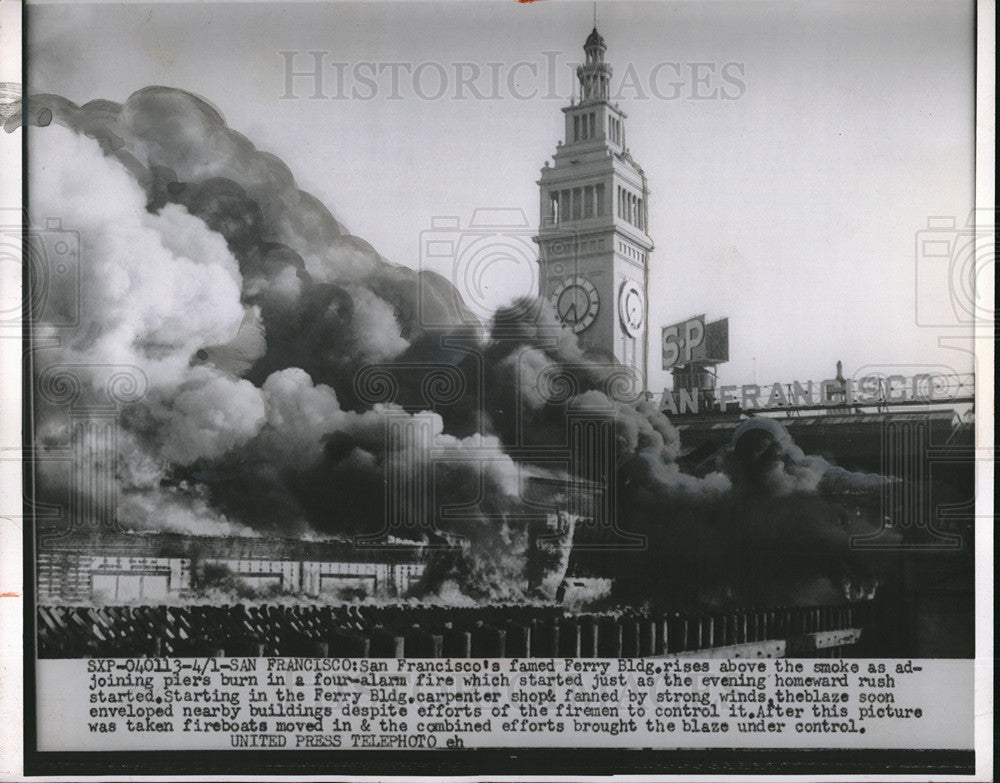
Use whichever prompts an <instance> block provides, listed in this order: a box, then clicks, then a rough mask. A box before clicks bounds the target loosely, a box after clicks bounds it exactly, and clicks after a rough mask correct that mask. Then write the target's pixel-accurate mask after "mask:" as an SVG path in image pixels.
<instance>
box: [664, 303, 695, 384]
mask: <svg viewBox="0 0 1000 783" xmlns="http://www.w3.org/2000/svg"><path fill="white" fill-rule="evenodd" d="M704 341H705V316H704V315H697V316H695V317H694V318H689V319H688V320H686V321H681V322H680V323H676V324H672V325H670V326H664V327H663V369H664V370H670V369H672V368H674V367H677V366H679V365H683V364H687V363H688V362H690V361H691V357H692V352H693V351H694V350H695V349H696V348H698V347H699V346H701V344H702V343H703V342H704Z"/></svg>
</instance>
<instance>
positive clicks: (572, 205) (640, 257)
mask: <svg viewBox="0 0 1000 783" xmlns="http://www.w3.org/2000/svg"><path fill="white" fill-rule="evenodd" d="M583 48H584V52H585V53H586V60H585V62H584V64H583V65H581V66H580V67H579V68H578V69H577V78H578V79H579V81H580V99H579V100H578V101H577V100H576V99H575V98H574V99H573V100H572V101H571V102H570V105H569V106H566V107H565V108H563V110H562V111H563V114H564V115H565V117H566V131H565V137H564V138H565V141H564V142H561V143H560V144H559V145H558V147H557V148H556V153H555V155H553V157H552V165H551V166H550V165H549V164H548V162H546V164H545V167H544V168H543V169H542V177H541V179H540V180H539V181H538V185H539V187H540V188H541V217H540V221H539V229H538V236H537V237H536V239H535V241H536V242H538V245H539V263H540V264H541V270H540V271H541V274H540V276H539V279H540V287H541V295H542V296H544V297H546V298H548V299H549V300H550V301H552V303H553V304H554V305H555V308H556V312H557V313H558V315H559V317H560V319H561V320H562V322H563V324H564V325H565V326H566V327H567V328H570V329H572V330H573V331H574V332H576V333H577V335H578V337H579V339H580V343H581V345H582V346H583V347H584V349H585V350H586V351H587V353H588V354H589V355H591V356H593V357H594V358H595V359H598V360H601V361H610V360H612V359H614V360H617V361H618V362H619V363H620V364H622V365H624V366H626V367H631V368H632V369H633V370H634V371H635V372H636V374H637V375H638V380H639V383H640V384H641V388H645V385H646V380H647V372H646V369H647V368H646V363H647V357H648V333H647V323H646V316H647V304H646V281H647V277H648V269H649V254H650V252H651V251H652V249H653V240H652V239H650V238H649V233H648V230H649V226H648V218H647V216H648V212H649V210H648V204H649V188H648V187H647V185H646V176H645V174H644V173H643V171H642V169H641V168H640V167H639V165H638V164H637V163H636V162H635V161H634V160H632V157H631V155H630V154H629V151H628V147H627V144H626V141H627V137H626V134H625V119H626V116H627V115H626V114H625V113H624V112H623V111H622V110H621V109H620V108H619V107H618V104H617V103H612V102H611V101H610V81H611V66H610V65H609V64H607V63H606V62H604V52H605V50H606V49H607V46H606V45H605V43H604V39H603V38H602V37H601V35H600V34H599V33H598V32H597V29H596V27H595V28H594V31H593V32H592V33H591V34H590V35H589V36H588V38H587V42H586V43H585V44H584V47H583Z"/></svg>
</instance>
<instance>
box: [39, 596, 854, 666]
mask: <svg viewBox="0 0 1000 783" xmlns="http://www.w3.org/2000/svg"><path fill="white" fill-rule="evenodd" d="M869 613H870V607H869V606H868V605H867V604H866V603H847V604H837V605H829V606H812V607H788V606H785V607H776V608H765V609H756V608H754V609H740V610H731V611H720V612H690V613H667V614H658V613H657V614H652V613H645V612H636V611H631V610H626V611H621V612H609V613H604V614H574V613H570V612H568V611H566V610H564V609H563V608H562V607H558V606H522V605H507V606H501V605H496V606H483V607H474V608H473V607H462V608H454V607H443V606H424V605H416V606H413V605H405V606H379V605H344V606H329V605H315V604H313V605H309V604H305V605H299V604H288V605H282V604H267V605H245V604H235V605H224V606H104V607H87V606H62V607H40V608H39V609H38V628H37V630H38V633H37V639H38V654H39V657H42V658H89V657H121V658H135V657H206V656H211V657H220V656H224V657H259V656H296V657H338V658H369V657H371V658H442V657H444V658H553V657H571V658H578V657H583V658H595V657H599V658H633V657H645V656H658V655H670V654H677V653H691V652H694V651H698V650H706V651H707V650H712V649H714V648H721V647H732V646H734V645H744V644H753V643H763V642H767V641H769V640H783V639H789V638H796V637H805V636H808V635H811V634H821V633H823V632H827V631H838V630H843V629H850V628H858V627H863V626H864V625H865V624H866V623H867V622H868V619H867V615H868V614H869Z"/></svg>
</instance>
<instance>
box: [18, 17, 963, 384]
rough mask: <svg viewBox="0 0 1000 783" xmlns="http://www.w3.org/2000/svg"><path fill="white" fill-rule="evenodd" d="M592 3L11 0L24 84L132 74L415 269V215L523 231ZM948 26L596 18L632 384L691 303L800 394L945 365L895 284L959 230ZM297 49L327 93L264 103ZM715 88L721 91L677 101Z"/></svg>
mask: <svg viewBox="0 0 1000 783" xmlns="http://www.w3.org/2000/svg"><path fill="white" fill-rule="evenodd" d="M592 13H593V11H592V6H591V4H590V3H583V2H559V0H550V1H549V2H543V3H530V4H521V3H515V2H513V1H512V0H511V1H510V2H477V3H435V4H424V3H415V2H413V3H410V2H408V3H381V2H380V3H346V2H338V3H331V4H311V3H302V4H281V5H280V7H279V5H278V4H269V3H252V4H248V3H241V4H213V3H197V4H176V5H175V4H164V3H157V4H152V5H138V4H112V3H107V4H105V3H101V4H86V3H70V4H61V3H60V4H47V3H43V4H36V5H33V6H32V7H31V8H30V9H29V22H30V27H29V35H30V38H29V45H30V48H29V57H30V59H29V75H28V81H29V85H30V90H31V91H32V92H51V93H55V94H58V95H62V96H64V97H66V98H68V99H69V100H71V101H73V102H75V103H77V104H83V103H86V102H87V101H90V100H93V99H96V98H102V99H108V100H112V101H116V102H123V101H124V100H125V99H126V98H128V96H129V95H130V94H132V93H133V92H134V91H136V90H138V89H140V88H142V87H145V86H147V85H151V84H158V85H165V86H171V87H177V88H181V89H184V90H187V91H190V92H193V93H195V94H197V95H200V96H202V97H204V98H205V99H207V100H208V101H210V102H211V103H212V104H213V105H214V106H215V107H216V108H218V110H219V111H220V112H221V113H222V115H223V116H224V117H225V119H226V122H227V124H228V125H229V127H231V128H234V129H236V130H238V131H239V132H241V133H243V134H245V135H246V136H248V137H249V138H250V139H252V140H253V142H254V144H255V145H256V147H257V148H258V149H260V150H264V151H267V152H270V153H273V154H275V155H276V156H278V157H279V158H280V159H281V160H282V161H284V163H285V164H287V166H288V167H289V169H290V170H291V171H292V172H293V174H294V176H295V177H296V180H297V183H298V186H299V187H301V188H302V189H303V190H305V191H308V192H310V193H312V194H314V195H315V196H316V197H317V198H319V199H320V200H321V201H322V202H323V203H324V204H325V205H326V206H327V207H329V208H330V210H331V211H332V212H333V214H334V216H335V217H336V218H337V220H338V221H339V222H340V223H342V224H343V225H344V226H346V228H347V229H349V230H350V232H351V233H353V234H355V235H358V236H361V237H364V238H365V239H366V240H367V241H368V242H370V243H371V244H372V245H373V246H374V247H375V249H376V250H377V251H378V253H379V254H381V255H382V256H384V257H385V258H387V259H389V260H390V261H392V262H394V263H398V264H402V265H405V266H410V267H414V268H416V267H418V266H419V265H420V263H421V247H422V241H423V240H422V232H426V231H428V230H429V229H430V228H431V226H432V220H433V218H434V217H435V216H452V215H454V216H460V217H461V218H462V225H463V226H464V225H465V224H466V223H467V221H468V220H469V218H470V217H471V215H472V212H473V210H474V209H475V208H477V207H513V208H518V209H523V210H524V212H525V214H526V215H527V219H528V223H529V228H528V229H525V230H524V232H523V233H525V234H530V233H531V231H532V230H533V229H534V228H535V227H536V226H537V221H538V193H537V186H536V185H535V180H536V179H537V177H538V173H539V169H540V167H541V166H542V164H543V162H544V161H545V160H546V158H547V157H548V156H551V154H552V153H553V152H554V151H555V145H556V142H557V141H558V140H560V139H561V138H562V114H561V112H560V111H559V109H560V107H562V106H563V105H565V104H566V103H567V102H568V100H567V99H568V96H569V94H570V91H571V89H572V88H573V87H574V83H575V78H574V77H573V76H572V71H571V67H570V66H571V65H572V64H575V63H577V62H578V61H579V59H580V58H581V57H582V49H581V47H582V43H583V40H584V38H585V37H586V35H587V33H588V32H589V31H590V28H591V25H592ZM973 23H974V18H973V6H972V3H961V2H951V1H950V0H949V1H948V2H910V1H909V0H908V1H907V2H905V3H902V2H877V3H876V2H850V3H847V2H810V3H783V2H773V3H753V2H749V3H747V2H741V3H726V2H713V3H696V2H684V3H655V4H653V3H630V2H605V3H601V4H600V6H599V8H598V26H599V28H600V30H601V32H602V34H603V35H604V37H605V39H606V40H607V43H608V52H607V58H608V60H609V61H610V62H611V63H612V65H613V66H614V67H615V69H616V70H615V78H614V79H613V82H612V87H613V89H614V88H615V87H616V86H617V87H618V89H619V91H620V95H621V102H622V104H623V106H624V108H625V109H626V111H627V112H628V114H629V120H628V132H629V142H628V143H629V146H630V148H631V151H632V154H633V156H634V157H635V159H636V160H637V161H638V162H639V163H640V164H641V165H642V166H643V168H644V170H645V171H646V174H647V176H648V178H649V182H650V187H651V191H652V194H651V197H650V233H651V235H652V237H653V239H654V241H655V242H656V250H655V251H654V254H653V256H652V263H651V274H650V295H649V299H650V318H649V323H650V324H651V327H652V330H651V339H650V348H651V354H652V355H651V361H650V367H651V368H653V370H654V371H653V372H652V376H651V380H650V387H651V388H652V389H659V388H662V386H663V382H664V374H663V373H661V372H660V371H659V369H658V368H659V356H658V355H657V346H658V327H659V326H660V325H665V324H668V323H672V322H674V321H677V320H681V319H683V318H685V317H687V316H689V315H694V314H697V313H702V312H704V313H707V314H708V315H709V316H710V317H719V316H729V318H730V332H731V354H732V357H733V358H732V361H731V362H730V363H729V364H728V365H725V366H723V367H722V369H721V372H720V376H721V379H722V381H723V382H726V383H749V382H751V381H753V380H754V376H756V380H757V381H758V382H770V381H774V380H784V381H787V380H791V379H817V380H818V379H822V378H825V377H831V376H832V373H833V365H834V363H835V362H836V361H837V360H838V359H841V360H843V362H844V368H845V373H847V374H851V373H852V372H853V371H854V370H856V369H857V368H860V367H862V366H865V365H873V364H874V365H879V366H886V365H892V364H902V365H905V366H907V367H911V366H913V365H921V364H924V365H926V364H933V365H946V366H950V367H955V368H956V369H959V370H968V369H971V361H970V359H969V357H968V355H966V354H963V353H962V352H958V351H955V350H953V349H949V348H942V347H940V346H939V345H938V339H939V337H940V336H942V335H943V334H950V333H952V332H949V331H948V330H945V329H941V328H931V327H921V326H918V325H917V318H916V317H915V309H916V307H915V290H916V286H917V284H918V282H919V284H920V285H928V286H944V285H947V275H944V276H942V275H941V274H940V270H937V271H936V270H935V269H934V268H926V269H925V270H924V271H925V272H926V274H923V273H922V274H921V276H920V277H919V281H918V275H917V273H916V263H915V248H916V239H917V232H918V231H920V230H921V229H922V228H924V227H925V226H926V221H927V218H928V217H929V216H941V215H946V216H947V215H954V216H957V217H958V218H959V224H960V225H961V224H962V223H963V222H964V219H965V216H966V215H967V214H968V212H969V209H970V208H971V206H972V202H973V190H972V188H973V179H972V173H973V141H974V139H973V109H974V93H973V64H974V59H973V48H972V44H973ZM281 52H298V54H296V55H294V56H293V55H288V54H286V55H282V54H281ZM309 52H323V53H324V54H322V55H315V56H319V57H321V58H322V61H323V63H324V65H325V67H326V70H325V71H324V78H325V81H324V84H323V86H322V88H321V90H320V91H321V92H322V93H324V94H325V95H326V96H327V97H326V98H312V97H309V96H312V95H313V94H314V82H313V81H312V79H311V78H308V77H306V78H304V77H299V78H297V79H295V81H294V82H293V86H292V93H294V94H295V95H297V96H298V97H297V98H288V93H287V84H286V77H287V73H286V71H287V65H288V63H289V58H290V57H294V59H292V60H291V62H292V67H293V68H294V69H295V70H296V71H307V70H310V68H311V66H312V63H313V62H314V60H313V57H314V55H310V54H308V53H309ZM338 63H341V64H343V65H337V64H338ZM369 63H370V65H368V64H369ZM662 63H671V64H676V66H675V65H669V66H663V65H659V64H662ZM658 65H659V67H658ZM727 65H728V67H729V68H730V70H729V71H727V73H729V74H730V75H731V76H732V75H735V76H736V78H737V79H738V84H737V83H734V82H732V81H730V82H726V81H724V80H723V79H722V72H723V71H722V69H723V68H724V67H726V66H727ZM678 73H679V75H678ZM629 74H634V77H635V78H628V76H629ZM696 74H697V76H696ZM394 77H395V79H394ZM463 78H464V79H465V80H466V81H465V82H464V84H463V83H462V79H463ZM651 78H653V79H654V87H655V88H656V92H657V93H658V95H657V94H654V91H653V89H652V88H651V87H650V79H651ZM699 78H701V79H702V80H703V81H699V80H698V79H699ZM442 80H443V81H442ZM739 85H742V87H741V86H739ZM716 90H722V91H723V92H725V93H726V94H728V95H731V96H732V95H736V96H737V97H736V99H733V100H722V99H705V100H698V99H692V96H694V95H705V94H712V93H714V92H715V91H716ZM439 92H443V93H444V94H443V95H442V96H441V97H435V96H436V94H437V93H439ZM456 94H457V95H459V96H460V98H459V99H456ZM336 95H340V96H345V95H346V97H344V98H343V99H337V98H333V97H330V96H336ZM530 95H533V96H534V97H533V98H531V99H521V97H520V96H530ZM283 96H285V99H283ZM674 96H676V97H674ZM436 268H437V269H438V270H439V271H443V270H441V268H440V267H436ZM504 278H505V279H504V280H500V279H496V278H493V279H488V280H487V281H486V283H487V285H488V286H490V289H489V291H488V292H487V301H490V300H492V301H493V303H495V304H500V303H501V302H500V300H502V299H504V298H505V297H506V296H507V295H509V294H513V293H518V292H519V291H518V290H517V289H518V288H521V289H523V287H524V285H525V284H526V283H525V281H527V280H529V279H530V278H529V277H528V276H527V275H518V274H506V275H504ZM503 283H506V285H503ZM362 309H364V308H362ZM376 315H377V314H376ZM373 317H375V316H374V315H373ZM368 348H371V349H373V350H375V349H376V348H378V347H377V346H368ZM380 349H381V350H383V351H385V352H387V353H389V354H391V353H392V346H391V345H382V346H381V348H380ZM359 350H361V348H359Z"/></svg>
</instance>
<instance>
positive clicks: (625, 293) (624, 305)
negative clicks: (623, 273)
mask: <svg viewBox="0 0 1000 783" xmlns="http://www.w3.org/2000/svg"><path fill="white" fill-rule="evenodd" d="M618 315H619V316H620V317H621V319H622V326H623V327H624V328H625V331H626V332H628V333H629V334H630V335H632V336H633V337H635V336H636V335H637V334H639V331H640V330H641V329H642V324H643V322H644V321H645V320H646V301H645V299H643V296H642V289H641V288H639V286H638V285H636V284H635V283H633V282H631V281H630V280H626V281H625V282H624V283H622V288H621V291H620V292H619V293H618Z"/></svg>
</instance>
